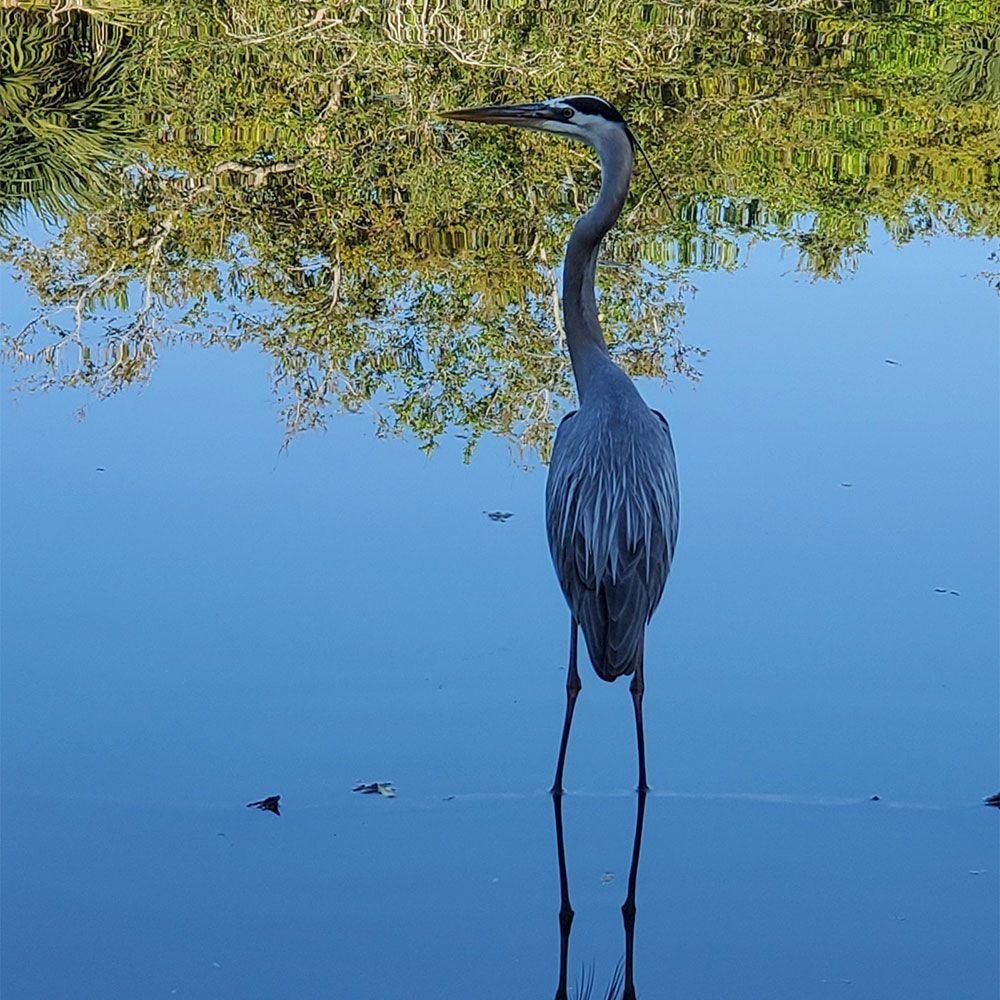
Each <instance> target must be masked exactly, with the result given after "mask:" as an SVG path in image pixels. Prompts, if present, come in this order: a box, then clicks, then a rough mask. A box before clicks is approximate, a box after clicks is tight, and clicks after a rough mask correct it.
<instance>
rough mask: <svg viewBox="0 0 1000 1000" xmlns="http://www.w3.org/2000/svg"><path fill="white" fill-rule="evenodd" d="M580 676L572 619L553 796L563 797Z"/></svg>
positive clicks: (573, 621)
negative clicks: (564, 710)
mask: <svg viewBox="0 0 1000 1000" xmlns="http://www.w3.org/2000/svg"><path fill="white" fill-rule="evenodd" d="M580 686H581V685H580V675H579V673H577V669H576V619H575V618H572V617H571V618H570V632H569V668H568V669H567V671H566V718H565V719H564V720H563V731H562V741H561V742H560V744H559V763H557V764H556V780H555V781H554V782H553V783H552V794H553V795H555V796H559V795H562V793H563V786H562V779H563V765H564V764H565V763H566V746H567V744H568V743H569V727H570V726H571V725H572V723H573V708H574V706H575V705H576V696H577V695H578V694H579V693H580Z"/></svg>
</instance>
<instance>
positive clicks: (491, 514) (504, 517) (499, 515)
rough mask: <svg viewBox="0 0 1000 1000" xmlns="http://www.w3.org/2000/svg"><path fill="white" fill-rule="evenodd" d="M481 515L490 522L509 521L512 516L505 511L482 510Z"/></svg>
mask: <svg viewBox="0 0 1000 1000" xmlns="http://www.w3.org/2000/svg"><path fill="white" fill-rule="evenodd" d="M483 513H484V514H485V515H486V516H487V517H488V518H489V519H490V520H491V521H500V522H503V521H509V520H510V519H511V518H512V517H513V516H514V515H513V514H512V513H511V512H510V511H507V510H484V511H483Z"/></svg>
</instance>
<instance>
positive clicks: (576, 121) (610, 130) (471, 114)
mask: <svg viewBox="0 0 1000 1000" xmlns="http://www.w3.org/2000/svg"><path fill="white" fill-rule="evenodd" d="M441 117H442V118H450V119H452V120H454V121H463V122H482V123H483V124H487V125H513V126H514V127H515V128H530V129H534V130H535V131H537V132H555V133H557V134H558V135H565V136H569V137H570V138H573V139H580V140H582V141H583V142H586V143H589V144H590V145H591V146H594V147H595V148H600V146H601V145H603V143H602V140H603V139H607V138H609V137H610V135H612V134H617V135H624V136H625V137H626V138H627V139H628V141H629V144H630V145H631V146H633V147H634V145H635V139H634V138H633V136H632V133H631V132H630V131H629V127H628V125H626V124H625V119H624V118H622V116H621V113H620V112H619V111H618V110H617V109H616V108H615V107H614V105H612V104H609V103H608V102H607V101H605V100H604V99H603V98H601V97H594V96H593V95H591V94H580V95H578V96H576V97H553V98H550V99H549V100H547V101H539V102H538V103H537V104H497V105H487V106H486V107H481V108H462V109H461V110H459V111H444V112H442V113H441Z"/></svg>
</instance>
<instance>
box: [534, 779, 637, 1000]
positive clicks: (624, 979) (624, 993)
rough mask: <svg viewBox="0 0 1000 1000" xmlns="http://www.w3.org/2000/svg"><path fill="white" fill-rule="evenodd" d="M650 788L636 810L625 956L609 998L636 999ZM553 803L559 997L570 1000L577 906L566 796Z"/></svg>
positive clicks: (582, 993) (587, 982)
mask: <svg viewBox="0 0 1000 1000" xmlns="http://www.w3.org/2000/svg"><path fill="white" fill-rule="evenodd" d="M646 794H647V793H646V791H645V789H642V788H640V789H639V796H638V801H637V802H636V809H635V836H634V838H633V840H632V861H631V864H630V865H629V870H628V888H627V890H626V893H625V902H624V903H623V904H622V922H623V924H624V927H625V959H624V962H623V963H621V964H619V966H618V968H617V969H615V971H614V973H613V974H612V976H611V982H610V983H609V984H608V989H607V992H606V993H605V998H606V1000H618V998H619V997H620V998H621V1000H635V996H636V992H635V972H634V954H635V887H636V882H637V880H638V877H639V852H640V850H641V849H642V824H643V822H644V820H645V816H646ZM552 803H553V806H554V808H555V813H556V853H557V855H558V856H559V985H558V986H557V987H556V995H555V1000H569V993H568V992H567V982H566V977H567V969H568V964H569V934H570V930H571V929H572V927H573V915H574V914H573V907H572V905H571V904H570V899H569V874H568V871H567V868H566V842H565V839H564V836H563V817H562V803H563V796H562V795H553V796H552ZM593 988H594V976H593V973H591V974H590V975H589V977H588V976H587V975H586V974H585V975H584V978H583V981H582V983H581V985H580V988H578V989H577V991H576V998H577V1000H585V998H587V997H591V996H592V995H593Z"/></svg>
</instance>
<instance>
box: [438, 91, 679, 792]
mask: <svg viewBox="0 0 1000 1000" xmlns="http://www.w3.org/2000/svg"><path fill="white" fill-rule="evenodd" d="M444 117H445V118H452V119H458V120H460V121H470V122H484V123H489V124H497V125H513V126H516V127H519V128H527V129H535V130H537V131H540V132H554V133H556V134H557V135H564V136H569V137H570V138H572V139H580V140H582V141H583V142H585V143H587V144H588V145H590V146H592V147H593V148H594V149H595V150H596V151H597V155H598V156H599V157H600V161H601V191H600V195H599V196H598V198H597V201H596V202H595V203H594V205H593V206H592V207H591V208H590V210H589V211H588V212H587V213H586V214H585V215H583V216H582V217H581V218H580V220H579V221H578V222H577V224H576V226H575V227H574V228H573V233H572V235H571V236H570V239H569V244H568V246H567V248H566V260H565V263H564V265H563V313H564V317H563V326H564V328H565V330H566V342H567V345H568V346H569V354H570V360H571V362H572V365H573V376H574V378H575V379H576V389H577V395H578V396H579V399H580V405H579V409H577V410H575V411H573V412H572V413H570V414H568V415H567V416H566V417H565V418H564V419H563V421H562V423H561V424H560V425H559V430H558V432H557V433H556V440H555V445H554V446H553V449H552V462H551V465H550V467H549V478H548V483H547V485H546V490H545V509H546V522H547V526H548V535H549V548H550V550H551V552H552V560H553V562H554V563H555V568H556V574H557V575H558V577H559V583H560V584H561V585H562V590H563V594H565V596H566V601H567V603H568V604H569V607H570V612H571V615H572V619H571V627H570V647H569V648H570V653H569V669H568V672H567V673H568V676H567V678H566V716H565V720H564V722H563V732H562V739H561V741H560V745H559V761H558V764H557V765H556V776H555V781H554V783H553V786H552V794H553V795H555V796H557V797H558V796H560V795H562V791H563V787H562V778H563V766H564V764H565V761H566V745H567V743H568V741H569V730H570V725H571V724H572V721H573V708H574V706H575V704H576V699H577V695H578V694H579V692H580V675H579V673H578V671H577V667H576V645H577V627H578V625H579V627H581V628H582V629H583V637H584V640H585V641H586V643H587V651H588V652H589V653H590V659H591V662H592V663H593V665H594V669H595V670H596V671H597V676H598V677H600V678H601V679H602V680H605V681H613V680H615V679H616V678H617V677H621V676H622V675H624V674H631V675H632V683H631V685H630V690H631V692H632V702H633V705H634V708H635V729H636V742H637V744H638V757H639V790H640V791H645V790H646V788H647V784H646V753H645V742H644V739H643V730H642V694H643V687H644V684H643V647H644V641H645V633H646V625H647V623H648V622H649V619H650V618H651V617H652V614H653V611H654V610H655V609H656V606H657V604H658V603H659V601H660V597H661V596H662V594H663V587H664V584H665V583H666V581H667V574H668V573H669V572H670V562H671V559H672V558H673V554H674V545H675V543H676V540H677V524H678V514H679V506H680V498H679V493H678V489H677V467H676V463H675V461H674V447H673V442H672V441H671V439H670V428H669V426H668V424H667V421H666V419H665V418H664V417H663V415H662V414H660V413H657V412H656V411H655V410H651V409H650V408H649V407H648V406H647V405H646V404H645V403H644V402H643V400H642V397H641V396H640V395H639V392H638V390H637V389H636V387H635V386H634V385H633V384H632V380H631V379H630V378H629V377H628V375H626V374H625V372H623V371H622V370H621V368H619V367H618V365H616V364H615V363H614V361H613V360H612V359H611V356H610V355H609V354H608V347H607V344H606V343H605V340H604V335H603V334H602V332H601V326H600V322H599V320H598V316H597V300H596V297H595V295H594V273H595V270H596V267H597V253H598V250H599V248H600V245H601V240H602V239H603V238H604V236H605V234H606V233H607V232H608V230H610V229H611V227H612V226H613V225H614V224H615V221H616V220H617V219H618V216H619V215H620V213H621V210H622V206H623V205H624V204H625V197H626V195H627V194H628V186H629V181H630V180H631V177H632V165H633V158H634V148H635V139H634V137H633V135H632V133H631V131H630V130H629V127H628V125H626V123H625V119H624V118H622V116H621V114H619V112H618V111H617V110H616V109H615V108H614V107H612V105H610V104H609V103H608V102H607V101H605V100H602V99H601V98H599V97H592V96H579V97H558V98H553V99H551V100H547V101H542V102H540V103H537V104H514V105H507V106H489V107H478V108H463V109H462V110H459V111H449V112H446V113H445V114H444Z"/></svg>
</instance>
